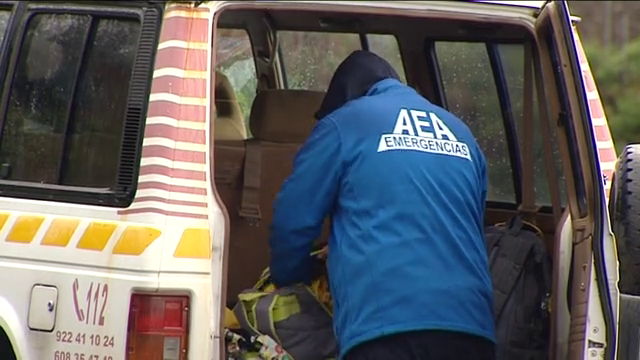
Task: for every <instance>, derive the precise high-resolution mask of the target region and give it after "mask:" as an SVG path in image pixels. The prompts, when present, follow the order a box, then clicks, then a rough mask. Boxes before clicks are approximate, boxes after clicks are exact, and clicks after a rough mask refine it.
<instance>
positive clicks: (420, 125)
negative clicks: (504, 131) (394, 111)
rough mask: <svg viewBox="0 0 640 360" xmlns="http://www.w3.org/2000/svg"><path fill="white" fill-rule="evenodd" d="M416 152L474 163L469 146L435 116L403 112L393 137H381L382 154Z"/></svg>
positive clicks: (380, 149) (430, 113) (417, 111)
mask: <svg viewBox="0 0 640 360" xmlns="http://www.w3.org/2000/svg"><path fill="white" fill-rule="evenodd" d="M392 150H414V151H422V152H426V153H432V154H441V155H449V156H456V157H460V158H465V159H467V160H471V152H470V151H469V146H468V145H467V144H465V143H463V142H460V141H458V139H457V138H456V137H455V135H453V133H452V132H451V130H449V128H448V127H447V126H446V125H445V124H444V122H443V121H442V120H441V119H440V118H439V117H438V116H437V115H436V114H434V113H432V112H426V111H422V110H408V109H404V108H403V109H400V112H399V113H398V119H397V120H396V126H395V128H394V129H393V133H392V134H383V135H382V136H381V137H380V144H379V145H378V152H383V151H392Z"/></svg>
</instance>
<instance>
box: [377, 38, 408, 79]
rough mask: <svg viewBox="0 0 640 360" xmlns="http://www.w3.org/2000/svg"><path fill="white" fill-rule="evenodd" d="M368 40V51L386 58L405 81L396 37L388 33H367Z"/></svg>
mask: <svg viewBox="0 0 640 360" xmlns="http://www.w3.org/2000/svg"><path fill="white" fill-rule="evenodd" d="M367 40H368V42H369V51H371V52H374V53H376V54H378V56H380V57H382V58H383V59H385V60H387V61H388V62H389V64H391V66H393V68H394V69H395V70H396V72H397V73H398V75H399V76H400V79H401V80H402V81H403V82H404V83H406V82H407V79H406V76H405V73H404V66H403V65H402V55H400V47H399V46H398V39H396V37H395V36H393V35H389V34H367Z"/></svg>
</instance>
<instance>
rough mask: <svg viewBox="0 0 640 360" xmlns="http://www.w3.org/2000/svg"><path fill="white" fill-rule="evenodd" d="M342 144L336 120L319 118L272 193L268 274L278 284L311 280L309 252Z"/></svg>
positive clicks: (332, 188) (337, 173)
mask: <svg viewBox="0 0 640 360" xmlns="http://www.w3.org/2000/svg"><path fill="white" fill-rule="evenodd" d="M341 146H342V144H341V138H340V133H339V132H338V128H337V127H336V124H335V122H334V120H333V119H332V118H325V119H322V120H320V121H319V122H318V123H317V124H316V126H315V128H314V129H313V131H312V132H311V135H310V137H309V139H307V142H306V143H305V144H304V145H303V146H302V148H301V149H300V151H299V152H298V154H297V155H296V158H295V161H294V163H293V172H292V174H291V176H289V178H288V179H287V180H286V181H285V182H284V184H283V186H282V189H281V190H280V193H279V194H278V196H277V197H276V201H275V204H274V212H273V221H272V223H271V238H270V239H269V245H270V247H271V265H270V273H271V278H272V280H273V282H274V283H275V285H276V286H288V285H293V284H296V283H309V282H310V281H311V258H310V256H309V254H310V252H311V247H312V245H313V241H314V240H315V239H316V238H317V237H318V236H320V233H321V231H322V223H323V220H324V218H325V217H326V216H327V215H328V214H329V212H330V211H331V208H332V206H333V204H334V201H335V198H336V195H337V192H338V188H339V186H340V184H339V183H340V178H341V176H342V170H343V164H342V155H341Z"/></svg>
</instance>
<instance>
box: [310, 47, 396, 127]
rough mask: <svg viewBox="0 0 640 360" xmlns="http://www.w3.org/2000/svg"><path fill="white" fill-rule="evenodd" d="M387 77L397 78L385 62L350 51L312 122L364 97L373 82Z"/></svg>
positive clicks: (373, 56)
mask: <svg viewBox="0 0 640 360" xmlns="http://www.w3.org/2000/svg"><path fill="white" fill-rule="evenodd" d="M388 78H392V79H396V80H399V79H400V78H399V76H398V73H397V72H396V71H395V70H394V69H393V67H392V66H391V65H390V64H389V63H388V62H387V61H386V60H384V59H383V58H381V57H379V56H378V55H376V54H374V53H372V52H369V51H364V50H358V51H354V52H352V53H351V55H349V56H348V57H347V58H346V59H344V61H343V62H342V63H341V64H340V65H339V66H338V68H337V69H336V72H335V73H334V74H333V77H332V78H331V83H329V89H328V90H327V94H326V95H325V97H324V100H323V101H322V105H320V109H319V110H318V111H317V112H316V119H318V120H320V119H322V118H323V117H325V116H327V115H329V114H331V113H332V112H334V111H335V110H337V109H338V108H340V107H341V106H342V105H344V104H346V103H347V102H349V101H351V100H354V99H357V98H359V97H362V96H364V95H365V94H366V93H367V92H368V91H369V89H371V87H372V86H373V85H374V84H375V83H377V82H378V81H380V80H384V79H388Z"/></svg>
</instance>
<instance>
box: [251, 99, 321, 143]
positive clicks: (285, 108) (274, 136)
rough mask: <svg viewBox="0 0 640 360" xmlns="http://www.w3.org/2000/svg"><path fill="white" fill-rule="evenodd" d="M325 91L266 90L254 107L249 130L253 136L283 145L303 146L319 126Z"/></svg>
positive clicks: (255, 101) (256, 100) (254, 102)
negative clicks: (315, 114) (318, 118)
mask: <svg viewBox="0 0 640 360" xmlns="http://www.w3.org/2000/svg"><path fill="white" fill-rule="evenodd" d="M324 95H325V93H324V92H321V91H310V90H263V91H260V92H259V93H258V94H257V96H256V98H255V100H254V101H253V106H251V116H250V118H249V127H250V128H251V132H252V133H253V137H254V138H256V139H259V140H264V141H272V142H280V143H303V142H305V141H306V139H307V137H308V136H309V134H310V133H311V130H312V129H313V127H314V126H315V124H316V119H315V117H314V113H315V112H316V111H317V110H318V108H320V104H321V103H322V100H323V99H324Z"/></svg>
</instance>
